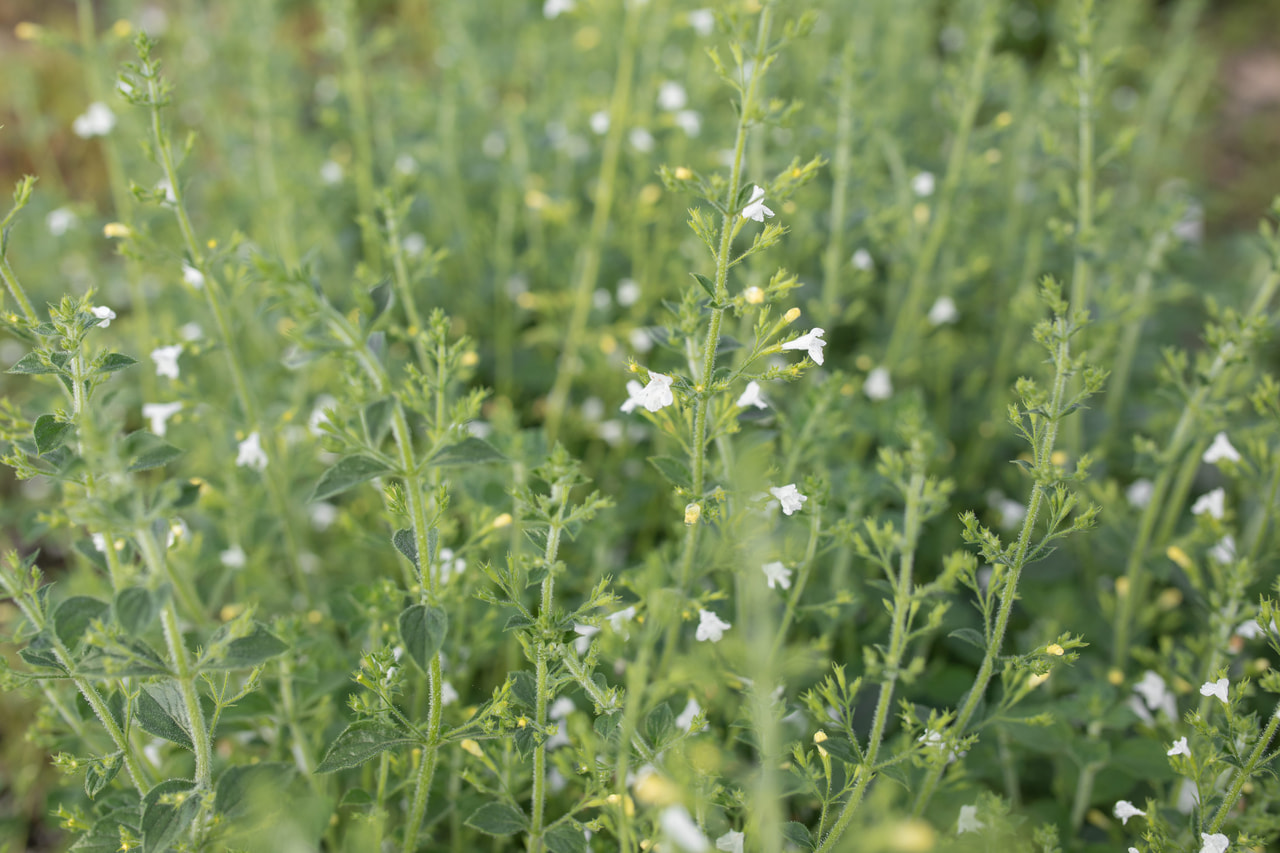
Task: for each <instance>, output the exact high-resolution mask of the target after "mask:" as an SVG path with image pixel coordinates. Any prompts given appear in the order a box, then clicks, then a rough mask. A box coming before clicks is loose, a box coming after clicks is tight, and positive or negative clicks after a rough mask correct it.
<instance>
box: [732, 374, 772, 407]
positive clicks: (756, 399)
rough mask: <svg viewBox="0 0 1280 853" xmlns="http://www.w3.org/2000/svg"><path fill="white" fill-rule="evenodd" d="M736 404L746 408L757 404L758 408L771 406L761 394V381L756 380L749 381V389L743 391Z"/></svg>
mask: <svg viewBox="0 0 1280 853" xmlns="http://www.w3.org/2000/svg"><path fill="white" fill-rule="evenodd" d="M734 405H735V406H737V407H738V408H739V409H745V408H746V407H747V406H755V407H756V408H757V409H767V408H769V404H768V403H766V402H765V401H764V397H762V396H761V395H760V383H759V382H756V381H755V380H752V381H751V382H748V383H747V389H746V390H745V391H743V392H742V396H740V397H739V398H738V402H736V403H734Z"/></svg>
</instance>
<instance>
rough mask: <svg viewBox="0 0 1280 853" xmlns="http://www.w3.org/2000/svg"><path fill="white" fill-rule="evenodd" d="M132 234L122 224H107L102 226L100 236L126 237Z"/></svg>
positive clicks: (127, 227) (126, 226)
mask: <svg viewBox="0 0 1280 853" xmlns="http://www.w3.org/2000/svg"><path fill="white" fill-rule="evenodd" d="M132 233H133V232H132V231H130V230H129V226H128V225H125V224H124V223H123V222H108V223H107V224H106V225H104V226H102V235H103V236H104V237H120V238H124V237H128V236H129V235H130V234H132Z"/></svg>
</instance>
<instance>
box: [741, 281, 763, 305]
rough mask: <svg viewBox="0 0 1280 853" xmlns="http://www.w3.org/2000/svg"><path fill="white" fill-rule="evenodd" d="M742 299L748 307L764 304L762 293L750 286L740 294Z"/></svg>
mask: <svg viewBox="0 0 1280 853" xmlns="http://www.w3.org/2000/svg"><path fill="white" fill-rule="evenodd" d="M742 295H743V297H744V298H745V299H746V300H747V304H748V305H759V304H760V303H761V302H764V291H763V290H761V289H760V288H758V287H756V286H755V285H752V286H751V287H748V288H747V289H746V290H744V291H743V292H742Z"/></svg>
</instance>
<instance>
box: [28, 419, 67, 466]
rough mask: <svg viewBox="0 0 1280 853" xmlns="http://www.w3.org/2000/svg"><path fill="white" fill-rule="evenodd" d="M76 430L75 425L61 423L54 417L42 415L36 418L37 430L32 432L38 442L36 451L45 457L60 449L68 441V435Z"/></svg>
mask: <svg viewBox="0 0 1280 853" xmlns="http://www.w3.org/2000/svg"><path fill="white" fill-rule="evenodd" d="M75 428H76V425H75V424H73V423H68V422H66V421H60V420H58V419H57V418H56V417H54V416H53V415H41V416H40V417H38V418H36V423H35V428H34V429H32V431H31V433H32V436H33V437H34V438H35V440H36V451H37V452H38V453H39V454H40V455H41V456H43V455H45V454H46V453H48V452H49V451H51V450H56V449H58V448H59V447H61V446H62V443H63V442H64V441H66V440H67V433H69V432H71V431H72V430H73V429H75Z"/></svg>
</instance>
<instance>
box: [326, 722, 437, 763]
mask: <svg viewBox="0 0 1280 853" xmlns="http://www.w3.org/2000/svg"><path fill="white" fill-rule="evenodd" d="M416 743H417V741H416V740H415V739H413V738H409V737H405V736H404V733H403V732H401V731H400V730H399V729H396V728H393V727H391V726H388V725H387V724H386V723H382V722H379V721H377V720H361V721H360V722H358V723H352V724H351V725H349V726H347V728H346V729H345V730H344V731H343V732H342V734H340V735H338V739H337V740H335V741H334V742H333V745H332V746H330V747H329V751H328V752H327V753H325V756H324V760H323V761H321V762H320V766H319V767H317V768H316V772H317V773H333V772H335V771H338V770H346V769H347V768H350V767H359V766H360V765H361V764H364V763H365V762H366V761H368V760H369V759H370V758H373V757H374V756H376V755H379V754H381V753H383V752H385V751H386V750H388V749H395V748H396V747H399V746H411V745H414V744H416Z"/></svg>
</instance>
